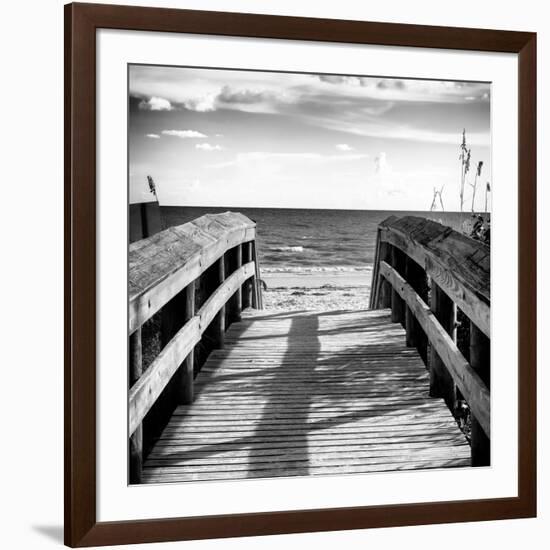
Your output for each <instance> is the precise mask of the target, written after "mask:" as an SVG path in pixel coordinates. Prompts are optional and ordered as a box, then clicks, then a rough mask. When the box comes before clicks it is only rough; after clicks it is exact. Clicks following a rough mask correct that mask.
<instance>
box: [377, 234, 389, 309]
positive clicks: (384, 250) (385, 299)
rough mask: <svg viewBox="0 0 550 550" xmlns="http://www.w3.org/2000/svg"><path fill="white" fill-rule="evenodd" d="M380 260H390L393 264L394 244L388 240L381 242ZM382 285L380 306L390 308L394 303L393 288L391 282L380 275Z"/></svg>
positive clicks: (379, 299)
mask: <svg viewBox="0 0 550 550" xmlns="http://www.w3.org/2000/svg"><path fill="white" fill-rule="evenodd" d="M379 246H380V248H379V252H378V254H379V262H388V263H389V264H391V262H392V246H391V245H389V244H388V243H386V242H380V243H379ZM378 284H379V285H380V289H379V295H378V307H380V308H388V307H391V304H392V288H391V285H390V283H388V281H386V279H384V278H383V277H379V282H378Z"/></svg>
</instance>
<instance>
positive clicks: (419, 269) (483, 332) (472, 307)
mask: <svg viewBox="0 0 550 550" xmlns="http://www.w3.org/2000/svg"><path fill="white" fill-rule="evenodd" d="M490 306H491V301H490V250H489V247H488V246H487V245H485V244H483V243H481V242H479V241H475V240H473V239H471V238H469V237H466V236H465V235H462V234H460V233H458V232H456V231H454V230H453V229H451V228H450V227H446V226H443V225H441V224H439V223H436V222H433V221H430V220H427V219H425V218H417V217H413V216H406V217H402V218H397V217H395V216H391V217H389V218H388V219H386V220H385V221H383V222H382V223H381V224H380V225H379V227H378V236H377V243H376V255H375V261H374V270H373V279H372V290H371V296H370V307H371V308H374V309H380V308H391V312H392V321H394V322H400V323H402V324H403V326H404V327H405V329H406V338H407V345H409V346H415V347H417V348H418V351H419V353H420V355H421V357H422V358H423V360H424V362H425V363H426V365H427V367H428V368H429V370H430V395H432V396H433V397H443V398H444V399H445V401H446V403H447V405H448V406H449V408H451V410H452V411H453V412H456V407H457V403H458V402H460V401H462V400H463V401H465V402H466V403H467V404H468V406H469V408H470V411H471V417H472V421H471V446H472V464H473V465H474V466H481V465H488V464H489V463H490V430H491V418H490ZM458 311H460V312H461V315H460V316H461V318H462V319H463V321H462V326H460V325H459V322H458V319H457V312H458ZM464 322H466V323H468V325H469V326H464ZM458 328H460V330H457V329H458ZM465 335H466V336H467V338H468V341H467V342H464V336H465ZM458 336H461V338H458ZM466 357H467V358H466Z"/></svg>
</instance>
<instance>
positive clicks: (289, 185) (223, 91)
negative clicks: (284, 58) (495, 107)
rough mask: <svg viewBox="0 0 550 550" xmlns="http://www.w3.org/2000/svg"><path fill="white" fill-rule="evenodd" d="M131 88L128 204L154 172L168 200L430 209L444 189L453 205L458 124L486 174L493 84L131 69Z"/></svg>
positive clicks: (143, 196)
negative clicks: (434, 197)
mask: <svg viewBox="0 0 550 550" xmlns="http://www.w3.org/2000/svg"><path fill="white" fill-rule="evenodd" d="M129 91H130V120H129V148H130V149H129V156H130V166H129V171H130V202H140V201H144V200H150V199H151V195H150V194H149V193H148V187H147V175H152V176H153V178H154V180H155V182H156V185H157V188H158V196H159V200H160V203H161V204H164V205H169V204H170V205H209V206H214V205H217V206H266V207H296V208H364V209H369V208H370V209H395V210H427V209H429V207H430V204H431V200H432V195H433V188H434V186H435V187H437V188H440V187H441V186H442V185H445V188H444V191H443V200H444V202H445V208H446V210H458V209H459V194H458V191H459V186H460V161H459V146H460V143H461V141H462V129H463V128H466V133H467V140H468V142H469V145H471V148H472V170H471V172H470V174H471V176H472V182H473V175H474V172H475V170H474V165H477V163H478V161H483V163H484V164H483V171H482V175H481V178H480V181H481V182H482V183H481V187H482V188H483V189H484V187H485V182H487V181H490V180H491V170H490V165H491V163H490V160H491V159H490V85H489V84H482V83H481V84H480V83H467V82H443V81H422V80H402V79H393V78H391V79H390V78H373V77H355V76H331V75H303V74H289V73H268V72H252V71H231V70H218V69H194V68H177V67H152V66H131V67H130V71H129ZM470 196H471V191H469V190H468V191H467V192H466V197H467V200H466V204H467V205H468V207H469V206H470V202H471V199H470V198H469V197H470ZM483 202H484V193H483V192H478V194H477V200H476V207H477V208H478V209H480V208H482V206H483Z"/></svg>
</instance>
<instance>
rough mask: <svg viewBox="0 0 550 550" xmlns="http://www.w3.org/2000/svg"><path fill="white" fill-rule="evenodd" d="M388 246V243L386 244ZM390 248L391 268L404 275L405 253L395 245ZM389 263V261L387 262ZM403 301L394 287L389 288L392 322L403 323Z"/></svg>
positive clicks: (404, 306) (405, 307)
mask: <svg viewBox="0 0 550 550" xmlns="http://www.w3.org/2000/svg"><path fill="white" fill-rule="evenodd" d="M388 246H390V245H388ZM390 248H391V265H392V266H393V268H394V269H395V270H396V271H397V272H398V273H400V274H401V275H403V276H404V275H405V255H404V254H403V252H401V250H399V249H398V248H397V247H395V246H390ZM388 263H389V262H388ZM386 282H387V281H386ZM407 309H408V308H407V306H406V304H405V301H404V300H403V298H401V296H399V293H398V292H397V290H395V288H392V289H391V320H392V322H393V323H401V324H402V325H403V326H404V325H405V311H406V310H407Z"/></svg>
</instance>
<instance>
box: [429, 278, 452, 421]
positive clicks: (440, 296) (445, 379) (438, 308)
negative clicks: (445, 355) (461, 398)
mask: <svg viewBox="0 0 550 550" xmlns="http://www.w3.org/2000/svg"><path fill="white" fill-rule="evenodd" d="M430 309H431V310H432V311H433V313H434V315H435V317H436V319H437V320H438V321H439V323H440V324H441V326H442V327H443V328H444V329H445V330H446V331H447V333H448V334H449V336H450V337H451V338H452V339H453V341H454V342H456V305H455V303H454V302H453V301H452V300H451V299H450V298H449V297H448V296H447V295H446V294H445V293H444V292H443V291H442V290H441V288H439V286H437V284H436V283H434V282H433V281H432V289H431V297H430ZM430 396H431V397H443V399H444V400H445V403H447V406H448V407H449V408H450V409H451V410H454V408H455V386H454V382H453V379H452V377H451V375H450V374H449V372H448V371H447V369H446V367H445V365H444V364H443V361H441V359H440V357H439V355H437V352H436V351H435V349H434V348H433V346H432V348H431V351H430Z"/></svg>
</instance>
